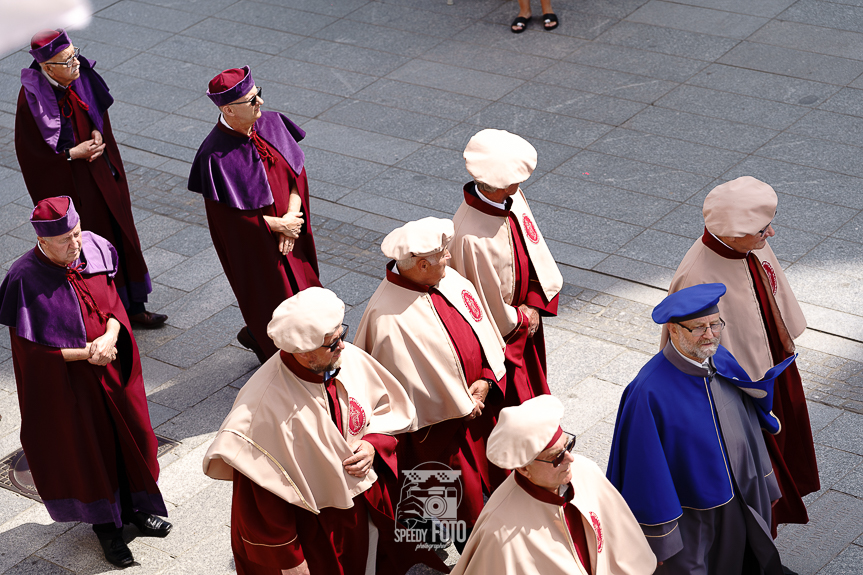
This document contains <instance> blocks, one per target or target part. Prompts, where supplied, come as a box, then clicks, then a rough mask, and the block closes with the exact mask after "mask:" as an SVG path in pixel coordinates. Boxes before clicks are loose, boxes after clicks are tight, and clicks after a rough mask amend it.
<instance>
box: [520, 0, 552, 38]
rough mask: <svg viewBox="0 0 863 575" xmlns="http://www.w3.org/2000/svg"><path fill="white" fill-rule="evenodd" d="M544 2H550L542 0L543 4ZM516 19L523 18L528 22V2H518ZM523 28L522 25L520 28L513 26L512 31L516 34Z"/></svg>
mask: <svg viewBox="0 0 863 575" xmlns="http://www.w3.org/2000/svg"><path fill="white" fill-rule="evenodd" d="M546 1H550V0H543V2H546ZM518 18H525V19H527V20H530V0H518ZM524 28H525V26H524V25H521V26H516V25H513V26H512V29H513V31H515V32H518V31H520V30H524Z"/></svg>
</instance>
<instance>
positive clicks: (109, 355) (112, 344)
mask: <svg viewBox="0 0 863 575" xmlns="http://www.w3.org/2000/svg"><path fill="white" fill-rule="evenodd" d="M116 346H117V336H116V335H114V334H112V333H111V332H110V331H108V332H106V333H105V334H104V335H100V336H99V337H97V338H96V339H94V340H93V342H92V343H91V344H90V350H91V355H90V358H89V359H88V360H87V361H89V362H90V363H92V364H94V365H108V364H109V363H111V362H112V361H114V360H115V359H117V347H116Z"/></svg>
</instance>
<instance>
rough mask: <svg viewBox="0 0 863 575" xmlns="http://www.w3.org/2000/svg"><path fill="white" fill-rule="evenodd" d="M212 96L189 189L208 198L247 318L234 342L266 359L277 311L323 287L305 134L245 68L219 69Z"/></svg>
mask: <svg viewBox="0 0 863 575" xmlns="http://www.w3.org/2000/svg"><path fill="white" fill-rule="evenodd" d="M207 96H209V98H210V100H212V101H213V103H214V104H215V105H216V106H218V107H219V111H220V112H221V115H220V117H219V121H218V122H217V123H216V126H215V127H214V128H213V130H212V131H211V132H210V134H209V135H208V136H207V138H206V139H205V140H204V142H203V143H202V144H201V147H200V148H199V149H198V153H197V154H196V155H195V161H194V162H193V164H192V172H191V174H189V189H190V190H191V191H193V192H197V193H199V194H201V195H203V196H204V203H205V206H206V209H207V222H208V223H209V225H210V236H211V237H212V238H213V245H214V246H215V248H216V253H218V254H219V260H220V261H221V262H222V267H223V268H224V270H225V275H226V276H227V277H228V281H229V282H230V283H231V288H232V289H233V290H234V295H235V296H236V297H237V303H238V304H239V306H240V311H241V312H242V314H243V319H244V320H245V321H246V326H245V327H243V329H241V330H240V333H238V334H237V340H239V342H240V343H241V344H243V345H244V346H245V347H247V348H249V349H251V350H252V351H254V352H255V354H256V355H257V357H258V360H259V361H260V362H261V363H264V362H265V361H266V360H267V359H268V358H269V357H270V356H272V355H273V354H274V353H276V351H278V350H277V349H276V346H275V345H274V344H273V341H272V340H271V339H270V338H269V336H267V324H268V323H269V322H270V319H272V315H273V310H275V309H276V307H278V305H279V304H280V303H282V302H283V301H284V300H286V299H288V298H289V297H291V296H293V295H295V294H297V293H299V292H300V291H302V290H304V289H306V288H307V287H311V286H320V285H321V282H320V280H319V279H318V260H317V255H316V253H315V240H314V237H313V236H312V228H311V225H310V222H309V213H310V212H309V182H308V178H307V177H306V169H305V168H304V167H303V162H304V160H305V156H304V154H303V151H302V150H301V149H300V147H299V146H298V145H297V142H299V141H300V140H302V139H303V138H304V137H305V135H306V133H305V132H303V130H301V129H300V128H299V126H297V125H296V124H294V123H293V122H291V121H290V120H289V119H288V118H286V117H285V116H283V115H282V114H279V113H277V112H262V111H261V105H262V104H263V103H264V100H263V99H262V98H261V89H260V88H258V87H257V86H255V81H254V80H253V79H252V73H251V71H250V70H249V67H248V66H244V67H243V68H232V69H230V70H225V71H224V72H222V73H221V74H219V75H217V76H216V77H215V78H213V79H212V80H211V81H210V84H209V90H208V92H207Z"/></svg>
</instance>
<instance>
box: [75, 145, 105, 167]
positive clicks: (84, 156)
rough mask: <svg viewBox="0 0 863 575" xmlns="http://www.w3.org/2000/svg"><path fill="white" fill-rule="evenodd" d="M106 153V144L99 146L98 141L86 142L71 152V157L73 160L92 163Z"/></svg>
mask: <svg viewBox="0 0 863 575" xmlns="http://www.w3.org/2000/svg"><path fill="white" fill-rule="evenodd" d="M104 151H105V142H102V143H101V144H97V143H96V140H92V139H91V140H84V141H83V142H81V143H80V144H78V145H77V146H75V147H74V148H71V149H70V150H69V155H70V156H71V157H72V159H73V160H87V161H88V162H92V161H93V160H95V159H96V158H98V157H99V156H101V155H102V152H104Z"/></svg>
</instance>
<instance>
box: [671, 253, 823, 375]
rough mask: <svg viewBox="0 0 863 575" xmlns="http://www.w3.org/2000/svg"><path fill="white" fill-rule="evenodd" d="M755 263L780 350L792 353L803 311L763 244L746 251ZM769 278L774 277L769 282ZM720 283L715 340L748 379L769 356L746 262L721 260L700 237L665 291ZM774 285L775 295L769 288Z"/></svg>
mask: <svg viewBox="0 0 863 575" xmlns="http://www.w3.org/2000/svg"><path fill="white" fill-rule="evenodd" d="M752 253H753V254H754V255H755V256H756V257H757V258H758V260H759V261H760V262H761V267H760V269H759V273H760V274H761V278H762V280H763V281H764V285H765V286H767V288H768V290H767V291H768V297H769V298H770V300H771V301H770V310H768V313H773V315H774V317H775V318H776V324H777V325H778V326H779V337H780V338H781V340H782V344H783V345H784V346H785V350H786V351H788V352H789V353H793V352H794V339H795V338H797V337H799V336H800V334H801V333H803V330H804V329H806V318H805V317H803V310H801V309H800V304H799V303H798V302H797V298H796V297H794V292H793V291H791V286H790V285H789V283H788V279H787V278H786V277H785V272H784V271H782V266H780V265H779V261H778V260H777V259H776V255H775V254H774V253H773V250H772V249H771V248H770V245H769V244H766V245H765V246H764V247H763V248H761V249H760V250H756V251H754V252H752ZM765 263H767V264H768V265H769V266H770V268H771V269H772V271H773V274H772V276H773V277H772V278H768V276H767V273H766V272H765V271H764V264H765ZM771 279H773V280H774V281H771ZM714 282H720V283H723V284H725V287H726V288H728V291H726V292H725V295H724V296H722V298H721V299H720V300H719V315H720V316H721V317H722V319H723V320H725V329H724V330H723V331H722V338H721V339H720V343H721V344H722V345H723V346H724V347H725V348H726V349H727V350H728V351H730V352H731V355H733V356H734V359H736V360H737V363H739V364H740V365H741V367H743V369H745V370H746V373H747V374H749V377H750V378H752V380H753V381H757V380H759V379H761V378H762V377H764V374H765V373H766V372H767V370H768V369H770V368H771V367H773V356H772V354H771V353H770V342H769V341H768V339H767V327H766V326H765V325H764V320H763V319H762V317H761V307H760V306H759V305H758V298H757V296H756V294H755V287H754V286H753V285H752V279H751V278H750V275H749V265H748V264H747V263H746V260H745V259H739V260H730V259H727V258H724V257H722V256H720V255H719V254H717V253H716V252H714V251H713V250H711V249H710V248H709V247H707V246H706V245H704V243H703V242H702V241H701V238H699V239H697V240H695V243H694V244H693V245H692V247H691V248H689V251H688V252H687V253H686V255H685V256H684V257H683V261H682V262H680V265H679V266H678V267H677V271H676V272H675V274H674V278H673V279H672V280H671V287H670V288H669V290H668V293H674V292H677V291H680V290H682V289H683V288H686V287H689V286H693V285H697V284H704V283H714ZM774 285H775V286H776V290H775V291H776V293H775V294H774V293H773V292H772V291H771V290H772V287H773V286H774ZM667 341H668V331H667V329H666V328H665V326H663V328H662V347H665V344H666V342H667Z"/></svg>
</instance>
